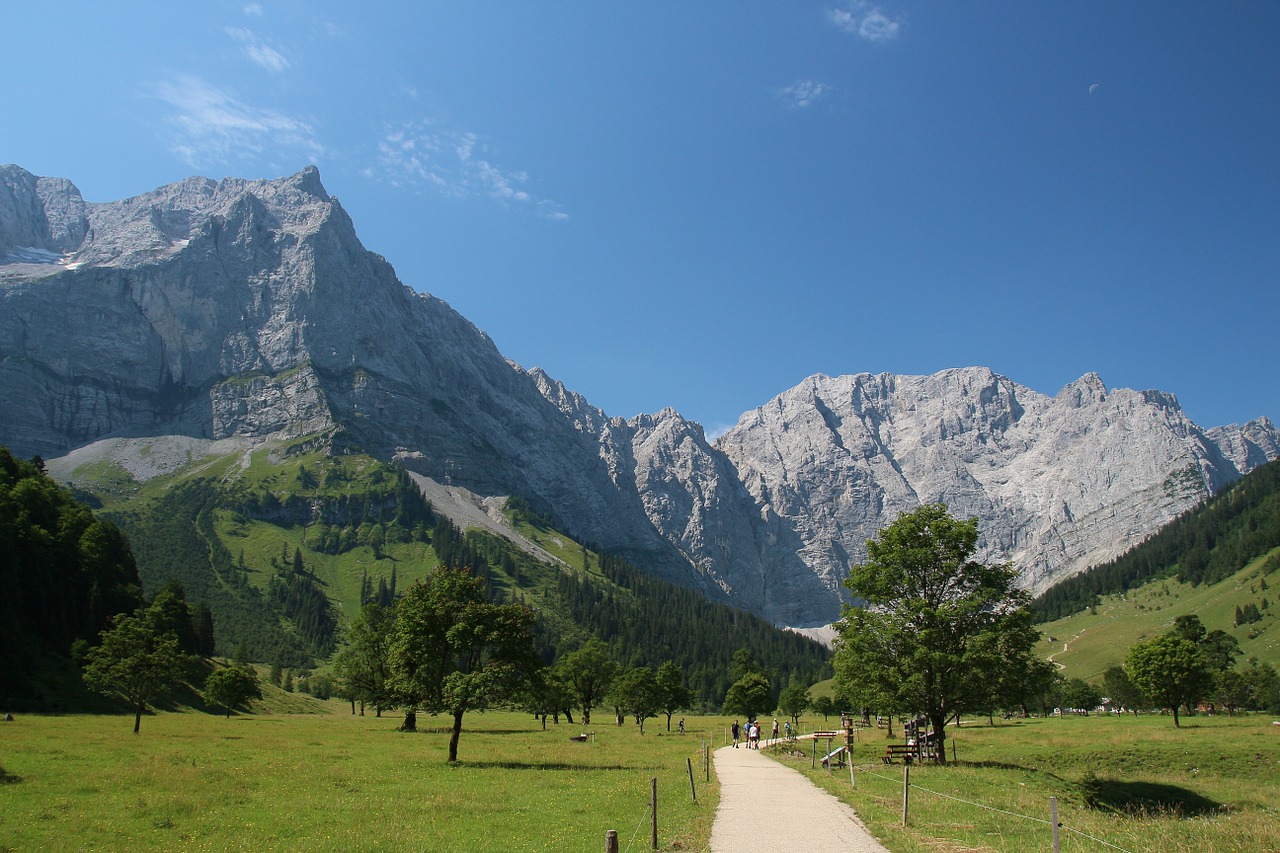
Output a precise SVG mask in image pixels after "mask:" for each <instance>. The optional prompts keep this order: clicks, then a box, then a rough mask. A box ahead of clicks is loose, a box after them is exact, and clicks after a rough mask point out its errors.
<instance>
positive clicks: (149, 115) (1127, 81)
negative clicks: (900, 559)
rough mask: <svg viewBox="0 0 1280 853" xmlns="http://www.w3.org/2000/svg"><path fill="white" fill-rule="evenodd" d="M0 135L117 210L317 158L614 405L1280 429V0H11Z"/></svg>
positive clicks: (404, 272)
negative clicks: (819, 404) (1117, 417)
mask: <svg viewBox="0 0 1280 853" xmlns="http://www.w3.org/2000/svg"><path fill="white" fill-rule="evenodd" d="M4 20H5V30H6V34H7V37H6V39H5V50H4V51H3V52H0V80H3V81H4V82H3V83H0V91H3V107H2V108H0V109H3V113H0V115H3V119H0V121H2V124H0V128H2V131H0V162H12V163H17V164H18V165H20V166H22V167H24V168H26V169H28V170H30V171H32V172H35V173H36V174H40V175H56V176H61V177H66V178H69V179H71V180H72V181H73V182H75V183H76V185H77V186H79V187H80V189H81V191H82V192H83V193H84V195H85V197H86V198H87V199H89V200H91V201H107V200H111V199H116V198H122V197H126V196H129V195H134V194H137V193H141V192H145V191H147V190H149V189H152V188H154V187H156V186H159V185H161V184H165V183H169V182H172V181H176V180H180V179H182V178H184V177H187V176H189V175H194V174H199V175H206V176H209V177H214V178H221V177H225V176H228V175H234V176H238V177H248V178H261V177H278V176H281V175H287V174H292V173H293V172H296V171H298V170H299V169H301V168H302V167H304V166H305V165H307V164H309V163H314V164H316V165H318V166H319V167H320V170H321V175H322V178H323V180H324V183H325V186H326V188H327V189H328V190H329V192H330V193H331V194H333V195H336V196H338V197H339V198H340V200H341V202H342V205H343V207H344V208H346V209H347V211H348V212H349V213H350V214H351V216H352V217H353V219H354V220H355V223H356V228H357V230H358V232H359V234H360V237H361V239H362V240H363V242H364V243H365V245H366V246H368V247H369V248H370V249H372V250H374V251H376V252H379V253H381V254H383V255H384V256H386V257H387V259H388V260H389V261H390V262H391V263H392V264H393V265H394V266H395V268H396V270H397V272H398V273H399V275H400V278H401V279H402V280H403V281H404V282H405V283H406V284H409V285H411V286H413V287H415V288H416V289H418V290H421V291H425V292H429V293H432V294H434V295H436V296H439V297H440V298H442V299H444V300H446V301H447V302H449V303H450V304H451V305H453V307H454V308H456V309H457V310H458V311H460V312H461V313H462V314H463V315H465V316H466V317H467V318H468V319H470V320H471V321H472V322H474V323H475V324H476V325H477V326H479V327H480V328H481V329H483V330H485V331H486V332H488V333H489V334H490V335H491V336H492V338H493V339H494V341H495V342H496V343H497V345H498V347H499V348H500V349H501V350H502V352H503V353H504V354H505V355H506V356H507V357H508V358H511V359H512V360H514V361H516V362H518V363H519V364H521V365H523V366H525V367H534V366H541V367H543V368H544V369H546V370H547V371H548V372H549V373H550V374H551V375H553V376H555V377H556V378H558V379H560V380H562V381H563V382H564V383H565V384H566V385H568V386H569V387H570V388H573V389H574V390H576V391H578V392H580V393H582V394H584V395H585V396H586V397H587V398H588V399H589V400H590V401H591V402H593V403H594V404H596V405H597V406H600V407H601V408H603V409H604V410H605V411H607V412H608V413H609V414H611V415H621V416H624V417H629V416H631V415H633V414H636V413H639V412H655V411H658V410H659V409H662V408H664V407H666V406H672V407H674V408H675V409H677V410H678V411H680V412H681V413H682V414H684V415H685V416H687V417H690V418H692V419H694V420H697V421H700V422H701V423H702V424H703V425H704V426H705V427H706V428H707V429H708V430H709V431H711V432H717V431H720V430H722V429H724V428H725V427H727V426H729V425H731V424H732V423H734V422H735V421H736V420H737V417H738V416H739V415H740V414H741V413H742V412H744V411H746V410H748V409H751V408H754V407H756V406H758V405H761V404H763V403H765V402H767V401H768V400H769V399H770V398H772V397H773V396H775V395H776V394H778V393H780V392H782V391H784V390H785V389H787V388H789V387H791V386H792V385H795V384H796V383H798V382H799V381H801V380H802V379H804V378H805V377H806V376H809V375H811V374H813V373H819V372H821V373H826V374H829V375H838V374H844V373H857V372H862V371H869V372H877V373H878V372H882V371H887V372H894V373H931V372H934V371H937V370H941V369H944V368H947V367H960V366H966V365H975V364H977V365H985V366H989V367H991V368H992V369H994V370H996V371H997V372H999V373H1003V374H1005V375H1007V376H1009V377H1010V378H1012V379H1014V380H1015V381H1018V382H1020V383H1022V384H1024V385H1028V386H1030V387H1032V388H1034V389H1036V390H1038V391H1041V392H1044V393H1049V394H1052V393H1055V392H1056V391H1057V390H1058V389H1059V388H1060V387H1061V386H1063V385H1064V384H1066V383H1068V382H1070V381H1072V380H1073V379H1076V378H1077V377H1079V376H1080V375H1082V374H1084V373H1086V372H1088V371H1097V372H1098V373H1099V374H1100V375H1101V376H1102V378H1103V380H1104V381H1105V382H1106V383H1107V384H1108V386H1110V387H1131V388H1139V389H1145V388H1159V389H1161V390H1164V391H1169V392H1173V393H1175V394H1177V395H1178V397H1179V399H1180V401H1181V402H1182V404H1183V407H1184V408H1185V409H1186V410H1187V412H1188V414H1189V415H1190V416H1191V417H1192V419H1193V420H1195V421H1196V422H1198V423H1200V424H1201V425H1203V426H1213V425H1217V424H1223V423H1230V422H1243V421H1245V420H1248V419H1251V418H1253V417H1257V416H1259V415H1268V416H1270V417H1272V418H1273V419H1280V405H1277V403H1278V402H1280V379H1278V376H1277V375H1278V373H1280V371H1277V362H1278V359H1277V341H1276V333H1277V320H1280V95H1278V94H1277V93H1280V50H1277V49H1276V45H1277V44H1280V3H1275V2H1272V0H1256V2H1252V1H1251V0H1220V2H1216V3H1205V2H1198V3H1182V2H1134V3H1115V2H1097V3H1094V2H1080V1H1079V0H1073V2H1058V3H1024V2H1004V3H995V2H978V0H973V2H964V3H956V2H923V0H904V2H893V0H886V2H883V3H871V2H858V0H833V2H806V0H786V2H747V0H735V1H734V2H697V3H688V2H658V1H657V0H655V2H648V3H640V4H617V3H599V2H570V0H565V2H556V3H553V4H534V3H526V2H475V3H447V4H446V3H428V2H420V3H399V4H392V3H377V2H373V3H365V4H358V5H357V4H350V3H338V2H314V1H313V2H271V0H261V2H253V3H244V2H234V3H231V2H216V0H212V2H202V3H199V4H185V3H184V4H173V3H145V2H134V3H118V4H108V3H97V2H94V3H89V2H81V3H77V2H71V3H61V4H52V5H51V4H44V3H40V4H37V3H10V4H6V9H5V14H4Z"/></svg>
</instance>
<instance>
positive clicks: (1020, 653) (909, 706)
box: [835, 504, 1038, 762]
mask: <svg viewBox="0 0 1280 853" xmlns="http://www.w3.org/2000/svg"><path fill="white" fill-rule="evenodd" d="M977 541H978V522H977V519H970V520H967V521H960V520H957V519H955V518H953V517H952V516H951V515H950V514H949V513H948V511H947V508H946V507H945V506H943V505H941V504H932V505H926V506H922V507H920V508H918V509H916V510H915V511H913V512H910V513H906V514H903V515H902V516H900V517H899V518H898V519H897V520H896V521H895V522H893V523H892V524H891V525H889V526H888V527H886V528H885V529H884V530H881V531H880V533H879V535H878V536H877V538H875V539H872V540H868V542H867V561H866V562H865V563H862V564H860V565H857V566H854V567H853V569H852V570H851V571H850V574H849V578H848V580H847V581H846V582H845V585H846V586H847V587H848V588H849V590H850V591H851V592H852V593H853V594H854V595H855V596H857V597H858V598H861V599H863V600H865V601H866V603H867V606H866V607H846V608H845V612H844V616H843V619H842V620H841V621H840V622H839V623H838V624H837V631H838V633H839V641H838V645H837V651H836V658H835V667H836V683H837V690H838V692H839V694H840V695H841V696H842V697H846V698H847V699H848V700H851V701H853V702H855V703H856V704H858V705H867V706H871V707H873V708H877V709H880V710H884V711H888V712H890V713H908V712H909V713H922V714H924V715H925V716H926V717H927V718H928V720H929V723H930V725H931V726H932V728H933V731H934V732H935V736H936V738H937V746H938V749H937V756H938V759H939V760H940V761H942V762H945V761H946V752H945V749H943V746H944V738H945V731H944V728H943V727H944V725H945V724H946V722H947V721H948V720H949V719H950V718H951V717H953V716H955V715H957V714H961V713H964V712H971V711H978V710H985V709H987V708H988V707H990V705H991V703H992V702H994V701H996V697H995V696H994V695H993V693H994V692H995V691H996V690H997V687H998V685H999V684H1000V683H1001V677H1000V676H1001V673H1002V671H1004V669H1005V668H1007V667H1010V666H1014V667H1020V666H1022V665H1023V664H1022V662H1024V661H1026V660H1027V659H1029V658H1030V655H1031V648H1032V645H1033V644H1034V642H1035V641H1036V639H1037V638H1038V634H1037V632H1036V631H1034V630H1032V629H1031V628H1030V620H1029V617H1028V616H1027V615H1026V602H1027V598H1026V595H1025V593H1022V592H1020V591H1018V590H1015V589H1014V587H1013V581H1014V578H1015V577H1016V576H1017V572H1016V570H1014V569H1013V568H1012V567H1011V566H1009V565H1006V564H997V565H987V564H984V563H980V562H977V561H975V560H973V559H972V557H973V554H974V551H975V550H976V547H977Z"/></svg>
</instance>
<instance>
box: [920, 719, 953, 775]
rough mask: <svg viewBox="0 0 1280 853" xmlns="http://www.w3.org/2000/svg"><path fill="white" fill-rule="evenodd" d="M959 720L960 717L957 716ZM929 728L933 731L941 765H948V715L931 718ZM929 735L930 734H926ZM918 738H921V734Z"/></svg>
mask: <svg viewBox="0 0 1280 853" xmlns="http://www.w3.org/2000/svg"><path fill="white" fill-rule="evenodd" d="M956 716H957V718H958V717H959V716H960V715H959V714H957V715H956ZM929 727H930V728H932V729H933V739H934V750H935V755H936V756H937V761H938V763H939V764H946V763H947V715H946V714H938V715H936V716H931V717H929ZM925 734H926V735H927V734H928V732H925ZM916 737H920V735H919V734H917V735H916Z"/></svg>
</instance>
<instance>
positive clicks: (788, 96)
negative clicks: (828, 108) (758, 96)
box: [776, 80, 831, 110]
mask: <svg viewBox="0 0 1280 853" xmlns="http://www.w3.org/2000/svg"><path fill="white" fill-rule="evenodd" d="M830 91H831V87H830V86H828V85H827V84H826V83H819V82H818V81H817V80H797V81H796V82H794V83H792V84H791V85H790V86H783V87H782V88H780V89H778V90H777V92H776V94H777V96H778V99H779V100H780V101H782V102H783V103H784V104H786V105H787V107H789V108H790V109H793V110H803V109H808V108H809V107H811V106H813V105H814V104H815V103H817V102H818V99H820V98H822V97H823V96H824V95H826V94H827V93H829V92H830Z"/></svg>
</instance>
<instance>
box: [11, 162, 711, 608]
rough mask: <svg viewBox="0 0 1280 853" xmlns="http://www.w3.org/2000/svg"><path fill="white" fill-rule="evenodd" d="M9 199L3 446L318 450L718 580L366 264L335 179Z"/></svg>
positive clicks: (672, 572) (573, 442)
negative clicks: (176, 438) (111, 440)
mask: <svg viewBox="0 0 1280 853" xmlns="http://www.w3.org/2000/svg"><path fill="white" fill-rule="evenodd" d="M0 186H3V187H5V188H8V192H7V194H0V224H2V228H3V230H0V236H2V238H3V240H4V242H3V243H0V299H2V300H3V309H2V310H0V392H3V396H4V399H5V400H6V406H5V407H3V408H0V442H3V443H5V444H7V445H9V446H10V447H11V448H13V449H14V450H15V452H18V453H20V454H24V455H29V454H33V453H40V454H42V455H44V456H47V457H54V456H58V455H61V454H63V453H66V452H67V451H69V450H71V449H73V448H76V447H79V446H81V445H84V444H87V443H89V442H91V441H94V440H97V439H100V438H103V437H107V436H131V435H134V436H139V435H166V434H174V435H185V436H193V437H198V438H209V439H222V438H226V437H230V436H241V437H248V438H257V439H262V438H266V437H272V438H277V439H279V438H284V439H288V438H293V437H303V436H313V437H315V436H318V437H319V438H318V440H322V441H325V442H328V443H329V445H330V446H331V447H332V448H333V449H334V450H335V451H341V450H342V449H343V448H348V447H356V448H360V449H363V450H366V451H368V452H371V453H374V454H376V455H379V456H382V457H384V458H390V457H396V458H399V459H400V460H401V461H403V462H404V463H405V465H406V466H407V467H409V468H410V469H412V470H415V471H417V472H419V473H422V474H425V475H428V476H431V477H434V478H435V479H437V480H440V481H451V482H457V483H458V484H460V485H465V486H467V487H469V488H471V489H472V490H473V491H477V492H480V493H482V494H520V495H523V496H525V497H527V498H528V499H529V500H530V501H531V502H532V503H533V504H534V505H535V506H536V507H538V508H540V509H542V510H545V511H550V512H553V513H555V514H556V516H557V517H558V518H561V519H563V521H564V523H565V524H566V525H567V526H568V527H570V529H571V532H573V533H575V534H576V535H579V536H581V537H583V538H584V539H586V540H588V541H591V542H594V543H598V544H600V545H601V546H603V547H606V548H609V549H610V550H613V551H616V552H620V553H623V554H626V555H628V556H630V557H632V558H633V559H635V560H637V561H640V562H642V563H643V564H645V565H648V566H651V567H652V568H653V569H654V570H655V571H659V572H661V573H663V574H666V575H668V576H670V577H672V578H674V579H677V580H681V581H683V582H686V583H695V584H696V583H697V578H696V576H695V574H694V572H693V571H692V569H691V567H690V566H689V564H688V563H687V562H686V561H685V560H684V559H683V558H682V557H681V556H680V554H679V553H678V551H677V550H676V549H675V548H674V547H673V546H672V545H671V544H670V543H668V542H667V541H666V540H665V539H664V538H663V537H662V536H660V535H659V534H658V532H657V531H656V530H655V529H654V528H653V527H652V525H650V524H649V523H648V521H647V519H646V518H645V516H644V514H643V512H642V511H641V510H640V501H639V497H638V496H637V495H636V494H635V493H634V490H632V491H631V492H629V493H627V492H624V491H622V490H620V489H619V488H618V485H617V484H616V483H615V482H614V480H613V479H612V477H611V475H610V472H609V470H608V468H607V466H606V464H605V463H604V461H603V460H601V458H600V454H599V452H598V448H597V444H596V442H595V440H594V439H592V438H588V437H585V436H584V435H583V434H582V433H581V432H579V431H578V430H576V429H574V426H573V424H572V423H571V422H570V421H569V420H567V419H566V418H565V417H564V415H563V414H562V413H561V411H560V410H559V409H558V408H557V407H556V406H555V405H554V404H553V403H552V402H551V401H549V400H548V399H547V398H545V397H544V396H543V395H542V393H541V392H540V391H539V388H538V385H537V382H536V381H535V380H534V378H533V377H531V376H530V375H529V374H528V373H526V372H525V371H523V370H521V369H519V368H518V367H515V366H513V365H512V364H510V363H509V362H507V361H506V359H504V358H503V357H502V355H501V353H499V352H498V350H497V348H496V347H495V346H494V345H493V342H492V341H490V340H489V338H488V337H487V336H486V335H485V334H484V333H482V332H481V331H480V330H478V329H476V328H475V326H474V325H472V324H471V323H469V322H468V321H467V320H466V319H464V318H463V317H461V316H460V315H459V314H457V313H456V312H455V311H453V310H452V309H451V308H450V307H449V306H448V305H447V304H445V303H444V302H442V301H441V300H439V299H437V298H435V297H432V296H428V295H425V294H419V293H416V292H414V291H413V290H412V289H410V288H408V287H406V286H404V285H403V284H401V283H400V282H399V281H398V280H397V278H396V276H395V273H394V271H393V270H392V268H391V267H390V265H389V264H387V263H386V261H385V260H383V259H382V258H381V257H379V256H378V255H376V254H373V253H371V252H369V251H367V250H365V249H364V248H363V247H362V246H361V244H360V242H359V240H358V239H357V237H356V234H355V230H354V227H353V225H352V223H351V220H350V219H349V217H348V216H347V215H346V213H345V212H344V211H343V210H342V208H341V206H340V205H339V204H338V202H337V200H336V199H334V198H331V197H330V196H329V195H328V194H327V193H326V192H325V190H324V188H323V186H322V185H321V183H320V179H319V175H318V173H317V172H316V170H315V169H306V170H304V171H302V172H299V173H298V174H296V175H294V176H292V177H289V178H284V179H280V180H274V181H243V180H237V179H228V180H224V181H220V182H214V181H210V180H205V179H201V178H192V179H190V180H187V181H183V182H181V183H179V184H174V185H171V186H167V187H162V188H160V189H158V190H155V191H154V192H151V193H147V194H146V195H142V196H139V197H136V198H132V199H126V200H124V201H118V202H111V203H109V204H87V203H84V202H83V201H81V200H80V198H79V193H78V192H75V191H74V188H73V187H70V185H69V184H66V183H65V182H58V181H52V180H50V179H45V178H35V177H34V176H31V175H29V174H27V173H26V172H24V171H22V170H21V169H17V168H16V167H12V166H10V167H3V170H2V171H0ZM77 211H78V213H76V212H77ZM72 214H76V215H78V216H79V217H80V218H79V219H78V220H77V219H75V216H73V215H72ZM77 237H78V238H79V239H77Z"/></svg>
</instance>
